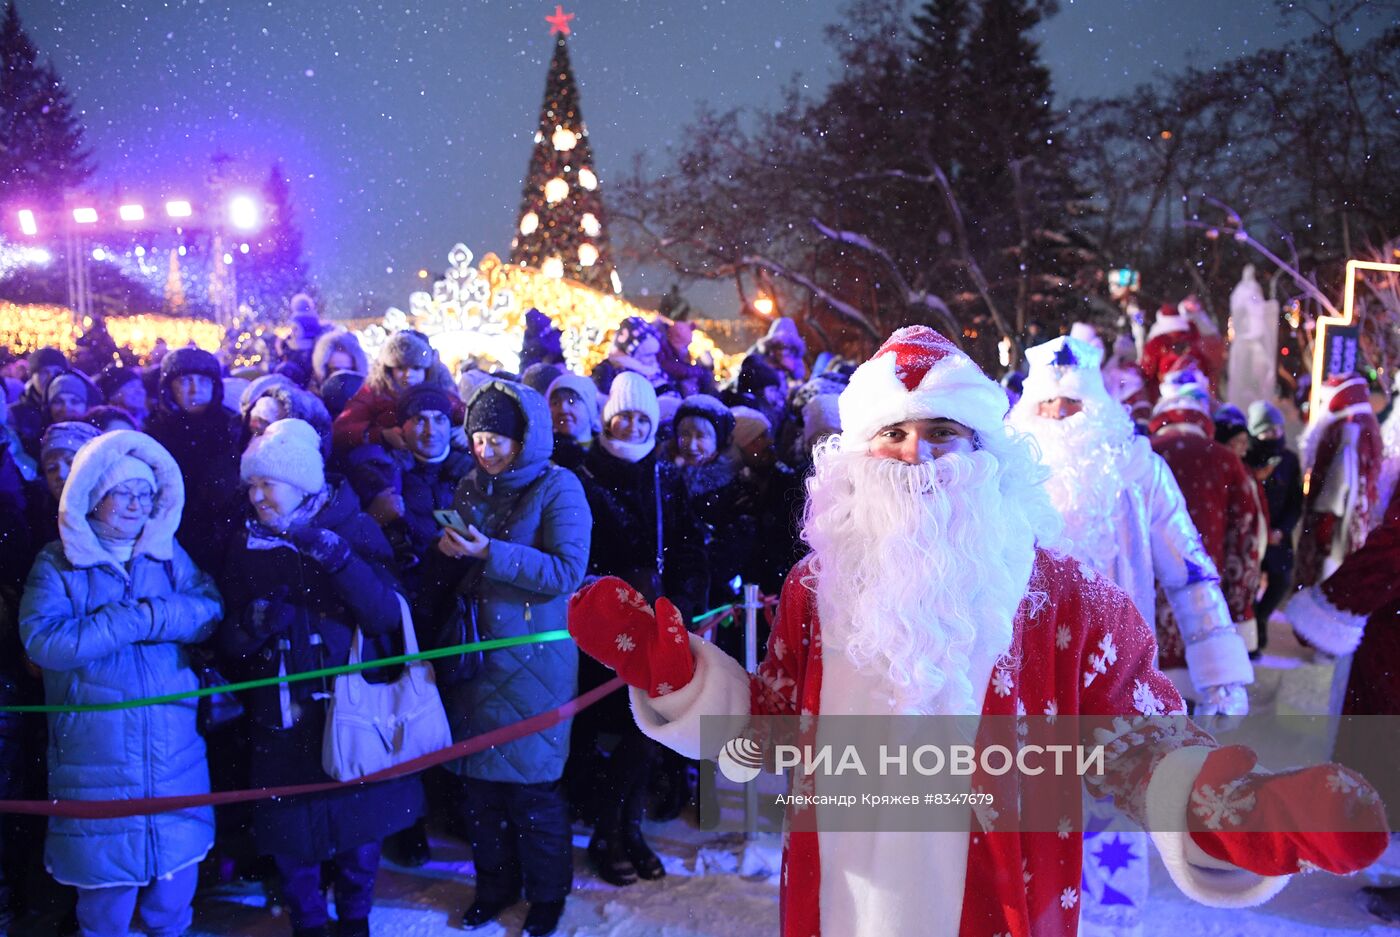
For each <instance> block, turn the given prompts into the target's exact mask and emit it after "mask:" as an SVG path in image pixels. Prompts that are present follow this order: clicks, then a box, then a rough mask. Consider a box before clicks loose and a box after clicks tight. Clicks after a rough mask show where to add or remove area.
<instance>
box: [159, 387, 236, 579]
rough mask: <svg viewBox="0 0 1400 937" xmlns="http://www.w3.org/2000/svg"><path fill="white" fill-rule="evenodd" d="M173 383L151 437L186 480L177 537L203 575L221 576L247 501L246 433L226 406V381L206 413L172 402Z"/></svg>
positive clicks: (216, 390) (163, 396)
mask: <svg viewBox="0 0 1400 937" xmlns="http://www.w3.org/2000/svg"><path fill="white" fill-rule="evenodd" d="M172 379H173V378H172V377H170V376H163V377H162V379H161V382H160V395H159V403H158V405H157V406H156V409H155V412H154V413H152V414H151V418H150V420H148V421H147V423H146V432H147V433H149V434H150V435H151V437H152V438H153V439H155V440H156V442H158V443H160V444H161V445H162V446H164V447H165V449H166V451H168V452H169V453H170V454H171V455H172V456H174V458H175V462H176V464H178V465H179V466H180V473H181V474H182V475H183V476H184V479H185V513H184V516H183V517H182V518H181V520H180V530H179V531H178V533H177V534H176V536H177V537H178V539H179V540H180V542H181V543H182V544H187V545H188V547H187V549H189V551H190V555H191V556H192V557H194V560H195V563H196V564H197V565H198V566H199V568H200V569H204V570H208V571H209V572H211V573H217V571H218V569H219V566H220V564H221V563H222V562H223V557H224V551H225V545H226V544H227V543H228V538H229V537H230V536H231V535H232V529H233V526H234V523H235V519H236V518H237V516H238V511H239V503H240V500H241V495H240V494H239V490H238V489H239V484H240V483H239V478H238V459H239V457H240V456H241V455H242V454H243V448H242V435H243V428H242V426H241V425H240V424H239V419H238V415H237V414H236V413H232V412H230V411H229V410H228V409H227V408H226V407H225V406H224V405H223V399H224V385H223V382H222V381H221V380H215V381H214V396H213V399H212V400H211V401H210V403H209V406H207V407H205V408H204V412H202V413H186V412H185V411H183V410H181V409H180V407H179V405H178V404H176V403H175V398H174V397H172V396H171V393H170V384H171V382H172Z"/></svg>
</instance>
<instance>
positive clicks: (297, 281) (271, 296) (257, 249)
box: [239, 163, 307, 316]
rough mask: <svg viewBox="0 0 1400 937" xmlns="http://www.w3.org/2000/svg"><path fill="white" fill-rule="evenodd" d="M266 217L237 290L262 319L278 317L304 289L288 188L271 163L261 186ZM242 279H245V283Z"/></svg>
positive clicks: (304, 275)
mask: <svg viewBox="0 0 1400 937" xmlns="http://www.w3.org/2000/svg"><path fill="white" fill-rule="evenodd" d="M263 204H264V205H265V206H266V209H267V217H266V218H265V219H264V221H263V228H262V231H261V232H260V234H259V236H258V238H257V239H256V241H254V242H253V243H252V244H251V245H250V249H249V254H248V256H249V260H248V263H247V264H246V266H242V267H241V268H240V269H242V270H246V271H247V273H246V274H240V276H239V280H240V281H241V282H240V284H239V291H240V292H241V293H242V294H243V296H244V298H245V299H247V301H248V302H249V303H250V304H251V305H252V306H253V308H254V309H256V310H258V312H259V313H260V314H261V315H263V316H280V314H281V313H282V312H284V311H285V310H286V309H287V308H288V305H287V304H288V303H290V302H291V299H292V297H293V296H295V295H296V294H297V293H300V292H302V291H303V290H304V289H306V284H307V269H306V262H305V261H304V260H303V259H302V253H301V250H302V247H301V229H300V228H299V227H297V223H296V217H295V214H294V213H293V210H292V196H291V187H290V186H289V185H288V184H287V177H286V175H285V174H284V173H283V171H282V164H281V163H274V164H273V165H272V169H271V171H270V172H269V173H268V176H267V182H266V183H264V184H263ZM245 276H246V280H245Z"/></svg>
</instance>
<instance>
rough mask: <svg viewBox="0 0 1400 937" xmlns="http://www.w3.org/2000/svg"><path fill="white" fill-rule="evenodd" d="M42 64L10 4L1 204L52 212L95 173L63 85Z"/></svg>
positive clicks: (1, 66)
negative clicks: (30, 204) (24, 203)
mask: <svg viewBox="0 0 1400 937" xmlns="http://www.w3.org/2000/svg"><path fill="white" fill-rule="evenodd" d="M38 59H39V56H38V51H37V50H36V49H35V48H34V44H33V43H32V42H30V40H29V37H28V35H26V34H25V32H24V27H23V26H21V25H20V21H19V11H18V10H17V9H16V8H15V4H14V0H10V2H9V3H8V4H7V5H6V7H5V17H4V21H3V23H0V202H12V201H16V200H19V199H24V200H31V199H32V200H35V202H36V203H37V204H42V205H47V206H51V207H52V206H56V205H57V204H58V203H59V202H61V200H62V197H63V192H64V190H66V189H71V188H74V187H76V186H77V185H79V184H81V183H82V182H83V181H84V180H86V179H87V178H88V177H89V176H90V175H92V171H93V167H92V163H91V154H90V153H89V152H88V151H87V150H86V149H84V147H83V128H82V125H81V124H79V123H78V118H77V116H76V115H75V114H74V111H73V104H72V102H71V101H70V100H69V98H68V92H67V90H66V89H65V88H64V86H63V81H62V79H60V78H59V77H58V72H57V71H56V70H55V69H54V67H53V65H52V64H50V63H47V62H44V63H40V62H39V60H38Z"/></svg>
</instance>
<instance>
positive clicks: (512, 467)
mask: <svg viewBox="0 0 1400 937" xmlns="http://www.w3.org/2000/svg"><path fill="white" fill-rule="evenodd" d="M466 430H467V434H468V436H469V437H470V438H471V442H472V451H473V453H474V454H475V456H476V462H477V467H476V468H474V469H473V470H472V471H471V472H469V473H468V474H467V476H466V477H465V478H463V479H462V482H461V484H460V485H458V488H457V497H456V501H455V502H454V505H453V507H454V509H455V510H456V512H457V514H458V515H459V517H460V521H461V528H460V529H456V528H457V524H456V523H455V522H456V521H457V520H458V518H456V517H453V516H451V515H448V514H445V513H444V514H440V515H438V520H439V521H440V522H445V523H446V525H447V526H444V527H443V530H442V535H441V537H440V539H439V540H438V543H437V549H436V551H435V552H436V553H437V554H439V555H438V556H437V557H434V558H433V560H432V562H431V563H430V564H429V565H430V567H431V569H430V572H429V573H428V574H426V575H425V585H424V589H425V592H426V591H428V590H435V591H437V592H438V594H439V595H447V596H451V595H453V594H455V595H457V596H460V597H461V599H462V604H464V605H466V607H467V608H468V609H469V610H474V613H475V617H476V622H477V628H478V633H479V637H480V638H481V639H482V640H490V639H492V638H505V637H514V636H517V635H526V634H535V633H539V632H543V631H552V630H555V629H559V628H564V627H565V625H566V618H567V611H568V602H569V596H570V595H572V594H573V592H574V590H576V589H577V588H578V586H579V584H580V582H582V580H583V574H584V570H585V569H586V568H587V566H588V547H589V538H590V534H591V531H592V526H593V521H592V516H591V515H590V513H589V510H588V502H587V500H586V499H585V498H584V496H583V487H582V486H581V485H580V484H579V481H578V479H577V478H575V477H574V475H573V473H572V472H570V471H569V470H568V469H564V468H560V467H559V466H557V465H554V464H553V463H551V462H550V461H549V456H550V453H551V451H552V449H553V445H554V440H553V430H552V425H551V421H550V416H549V409H548V407H547V406H546V405H545V402H544V398H543V397H541V396H540V395H539V394H538V393H536V392H535V391H533V390H531V389H530V388H529V387H526V386H525V385H523V384H516V383H514V382H511V381H502V380H493V381H490V382H489V383H487V384H484V385H482V386H481V387H480V388H478V389H477V391H476V392H475V393H474V394H472V396H471V399H470V400H469V401H468V403H467V421H466ZM444 604H450V603H444V602H442V601H433V602H432V605H433V607H435V608H442V607H443V606H444ZM577 680H578V650H577V648H576V647H575V646H574V644H573V642H572V641H552V642H548V643H544V644H522V645H518V646H515V647H509V648H501V649H499V650H494V651H488V652H487V653H486V654H485V655H484V659H483V662H482V667H481V670H480V672H479V673H477V674H476V675H475V676H474V677H473V678H472V679H470V680H468V681H466V682H464V683H461V684H459V685H457V686H452V687H448V688H446V691H445V693H444V697H445V702H446V704H447V713H448V719H449V720H450V722H451V723H452V733H453V738H454V739H457V740H461V739H464V738H469V737H471V736H475V735H480V734H481V733H483V732H489V731H490V730H492V729H496V728H499V727H501V726H504V725H509V724H511V723H515V722H518V721H520V720H522V719H528V718H529V717H531V716H535V715H538V714H539V713H542V712H546V711H548V710H550V709H554V708H555V707H557V706H560V705H562V704H563V703H565V702H568V701H569V700H570V699H572V698H573V697H574V695H575V690H576V686H577ZM569 726H570V720H568V719H565V720H563V721H561V722H559V723H557V724H556V725H554V726H551V727H550V728H548V729H543V730H541V731H539V732H535V733H532V734H531V735H527V736H525V737H524V738H521V739H518V740H516V741H513V742H507V743H505V744H502V745H496V746H493V747H491V748H488V749H487V750H485V751H482V752H478V753H477V754H474V755H469V756H467V757H466V758H463V759H461V760H460V761H456V762H453V763H452V764H451V765H450V766H449V767H451V768H452V770H453V772H454V773H456V774H457V775H458V777H459V778H460V779H461V785H462V793H463V797H462V799H461V802H462V805H463V809H464V813H465V820H466V825H467V829H468V835H469V837H470V839H471V845H472V854H473V857H474V859H475V862H476V896H475V900H474V901H473V903H472V905H471V907H470V908H468V909H467V911H466V914H465V916H464V919H463V925H464V926H465V927H467V928H469V929H471V928H477V927H482V926H484V925H486V924H488V923H490V922H491V921H492V920H493V919H494V918H495V917H496V916H497V915H499V914H500V913H501V912H502V911H503V910H505V909H506V908H508V907H510V906H511V905H513V904H515V903H516V901H518V900H519V898H520V896H521V894H522V891H523V894H524V897H525V900H526V901H528V902H529V904H530V908H529V912H528V914H527V915H526V918H525V933H527V934H530V935H533V937H539V935H543V934H550V933H553V932H554V929H555V928H556V927H557V926H558V923H559V918H560V916H561V915H562V914H563V910H564V899H565V897H566V896H567V895H568V893H569V891H570V889H571V887H572V885H573V845H572V837H571V833H570V829H569V809H568V804H567V801H566V799H565V797H564V791H563V785H562V782H561V778H562V776H563V773H564V762H565V760H566V759H567V758H568V754H569Z"/></svg>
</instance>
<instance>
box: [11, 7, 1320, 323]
mask: <svg viewBox="0 0 1400 937" xmlns="http://www.w3.org/2000/svg"><path fill="white" fill-rule="evenodd" d="M843 5H844V2H843V0H809V2H798V0H793V2H776V0H699V2H696V0H684V2H682V0H576V2H573V3H570V4H566V5H565V9H566V10H568V11H571V12H574V13H576V14H577V16H576V18H575V19H574V20H573V23H572V25H573V27H574V30H575V32H574V35H573V36H572V37H571V39H570V53H571V55H572V57H573V63H574V69H575V75H576V78H577V80H578V83H579V89H580V95H581V98H582V107H583V116H584V120H585V121H586V123H587V125H588V128H589V133H590V136H591V140H592V144H593V151H594V154H595V159H596V161H597V170H598V175H599V177H600V179H601V182H602V186H603V191H604V193H605V196H606V192H607V185H608V182H609V179H610V178H612V177H613V176H614V175H615V174H616V173H617V171H619V170H620V169H621V168H622V167H625V166H626V165H628V164H629V163H630V161H631V158H632V154H633V153H635V152H637V151H639V150H651V151H653V154H654V156H657V157H661V156H664V153H661V152H660V151H662V150H664V148H666V147H667V146H669V145H671V144H672V143H673V142H674V140H675V139H676V137H675V135H676V133H677V131H678V130H679V129H680V127H681V126H682V125H683V124H684V123H685V121H686V120H687V118H688V117H689V116H690V115H691V114H692V113H693V111H694V108H695V105H696V104H697V103H699V102H701V101H707V102H709V103H711V104H713V105H715V106H716V107H720V108H726V107H731V106H743V105H759V106H761V105H764V104H768V103H771V102H772V101H774V100H775V99H776V96H777V93H778V90H779V88H780V87H781V85H782V84H783V83H784V82H785V81H786V80H787V79H788V78H790V77H792V76H793V75H794V74H797V73H800V74H801V75H802V76H803V79H804V80H805V81H809V82H812V83H813V84H814V85H815V84H820V83H822V82H824V81H828V80H830V78H831V77H832V74H833V70H834V66H833V64H832V60H833V56H832V53H831V50H830V47H829V46H828V45H827V44H826V41H825V39H824V37H823V29H824V27H825V26H826V24H828V23H831V22H835V21H836V20H837V19H838V17H839V15H840V10H841V9H842V7H843ZM1061 5H1062V11H1061V13H1060V15H1059V16H1057V17H1055V18H1054V19H1052V20H1051V21H1050V22H1049V23H1048V24H1047V25H1046V27H1045V29H1044V32H1043V46H1042V50H1043V55H1044V58H1045V60H1046V62H1047V63H1048V64H1049V65H1050V67H1051V68H1052V70H1053V72H1054V80H1055V86H1056V91H1057V94H1058V95H1059V97H1060V99H1061V100H1062V101H1063V100H1067V99H1069V98H1072V97H1075V96H1078V95H1097V94H1115V93H1119V92H1121V91H1124V90H1127V89H1128V88H1129V87H1131V86H1132V85H1134V84H1136V83H1138V82H1142V81H1146V80H1149V79H1151V78H1152V77H1153V75H1154V74H1156V73H1157V72H1158V71H1160V70H1163V69H1165V70H1167V71H1171V70H1175V69H1177V68H1179V67H1181V66H1182V65H1184V64H1185V63H1187V62H1188V61H1194V62H1196V63H1198V64H1202V65H1208V64H1210V63H1212V62H1217V61H1221V60H1224V59H1227V58H1230V57H1233V56H1235V55H1238V54H1240V53H1243V52H1247V51H1252V50H1254V49H1257V48H1260V47H1264V46H1269V45H1273V44H1277V43H1278V42H1280V41H1282V40H1283V39H1284V38H1287V37H1288V36H1290V35H1293V34H1296V33H1297V32H1298V31H1299V29H1300V25H1299V24H1296V23H1295V24H1291V26H1290V27H1289V28H1284V27H1282V26H1281V25H1280V20H1279V17H1278V14H1277V13H1276V12H1275V8H1274V4H1273V2H1272V0H1230V2H1221V0H1172V2H1170V3H1168V2H1163V0H1078V2H1076V0H1063V2H1062V4H1061ZM553 9H554V3H553V2H548V3H546V2H540V0H490V2H489V3H488V2H486V0H399V2H397V3H386V2H346V0H294V2H281V0H166V2H158V0H125V2H117V0H19V12H20V16H21V20H22V22H23V23H24V25H25V28H26V29H27V31H28V32H29V35H30V37H31V39H32V40H33V41H34V43H35V44H36V45H37V46H38V47H39V49H40V52H41V55H47V56H50V57H52V60H53V62H54V64H55V65H56V67H57V68H58V70H59V72H60V74H61V75H62V77H63V79H64V80H65V82H66V83H67V86H68V88H69V91H70V92H71V93H72V95H73V97H74V98H75V100H76V103H77V105H78V107H79V108H80V109H81V112H82V119H83V120H84V122H85V125H86V127H87V132H88V137H87V139H88V141H89V144H90V145H91V147H92V148H93V149H94V151H95V154H96V157H97V160H98V163H99V173H98V176H97V177H96V179H95V180H94V184H93V186H92V188H93V189H94V190H95V191H99V192H100V191H107V190H108V187H119V188H120V190H121V192H122V193H123V194H127V193H130V194H134V195H136V196H138V197H144V198H146V199H147V200H148V202H150V203H153V202H155V201H156V199H158V198H165V197H171V196H177V195H190V196H192V197H194V196H197V195H198V192H199V188H200V185H201V181H202V180H203V178H204V177H205V175H206V174H207V171H208V166H209V163H208V159H209V156H210V155H212V154H213V153H215V152H218V151H222V152H224V153H227V154H230V155H232V156H233V157H235V159H236V160H237V161H238V163H239V165H240V166H242V167H243V169H244V171H245V173H246V176H247V178H248V179H249V180H250V181H252V182H254V183H258V182H261V180H262V179H263V178H265V177H266V174H267V169H268V166H269V165H270V164H271V163H272V162H273V161H274V160H281V161H282V162H283V164H284V166H285V169H286V172H287V175H288V177H289V179H290V182H291V189H292V196H293V199H294V205H295V208H296V211H297V213H298V220H299V222H300V224H301V226H302V228H303V230H304V232H305V235H306V247H307V251H306V253H307V259H308V261H309V262H310V265H311V270H312V274H313V277H314V279H315V281H316V284H317V286H318V287H319V289H320V291H321V293H322V295H323V297H324V301H323V304H322V305H323V310H324V311H325V312H327V313H329V314H337V313H339V314H353V313H354V312H356V311H357V310H360V309H363V308H366V307H368V308H370V309H373V310H375V311H376V312H379V311H382V310H383V308H384V307H386V306H388V305H391V304H393V305H400V306H406V303H407V297H408V293H409V292H410V291H411V290H413V289H415V288H418V287H419V285H420V281H419V280H418V279H417V277H416V273H417V271H418V269H419V268H420V267H426V268H429V269H433V270H441V269H442V267H443V266H444V265H445V264H444V258H445V257H446V254H447V252H448V250H450V249H451V247H452V245H453V244H454V243H455V242H457V241H463V242H465V243H466V244H467V245H468V246H469V247H471V248H472V249H473V250H474V251H475V252H476V253H477V254H478V256H479V255H480V254H482V253H484V252H486V251H488V250H494V251H497V252H498V253H501V254H504V253H505V252H506V251H508V249H509V244H510V238H511V234H512V230H513V228H514V225H515V222H516V214H517V212H518V210H519V204H520V187H521V182H522V178H523V176H524V173H525V168H526V164H527V161H528V159H529V154H530V144H531V138H532V136H533V133H534V129H535V122H536V120H537V119H538V114H539V107H540V101H541V97H542V94H543V91H544V78H545V76H544V71H545V67H546V65H547V63H548V59H549V54H550V51H551V39H550V35H549V27H548V25H547V24H546V23H545V22H544V17H545V16H546V15H548V14H549V13H551V12H552V11H553ZM1168 11H1169V15H1168ZM621 273H622V276H623V282H624V285H625V286H626V287H627V289H628V291H629V292H637V291H640V290H642V289H647V288H649V289H651V290H663V289H664V288H665V287H666V285H667V283H668V282H669V281H668V280H667V279H665V278H664V277H660V276H653V277H650V278H648V277H646V276H644V275H641V274H639V272H638V271H630V270H628V269H626V268H624V269H622V270H621ZM714 295H716V296H722V297H729V296H732V295H733V293H732V290H731V291H727V292H720V293H715V294H714ZM724 302H725V301H724V300H718V301H711V302H710V303H709V305H710V306H711V308H710V309H708V310H707V311H709V312H712V313H717V314H728V313H729V312H730V311H731V310H729V309H727V308H723V304H724Z"/></svg>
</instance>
